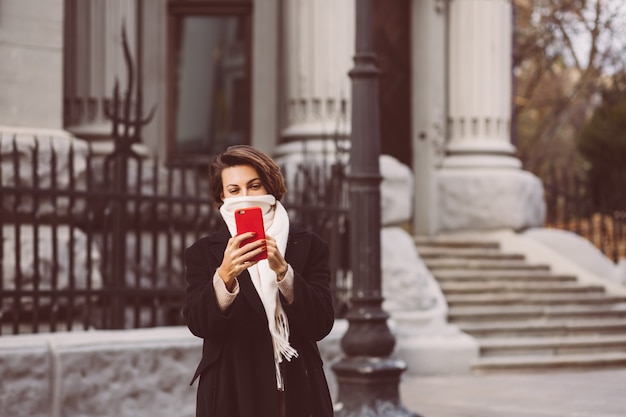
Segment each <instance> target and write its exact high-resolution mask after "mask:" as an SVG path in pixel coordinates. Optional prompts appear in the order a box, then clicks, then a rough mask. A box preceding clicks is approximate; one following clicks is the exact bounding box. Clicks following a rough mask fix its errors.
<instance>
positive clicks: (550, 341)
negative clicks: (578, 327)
mask: <svg viewBox="0 0 626 417" xmlns="http://www.w3.org/2000/svg"><path fill="white" fill-rule="evenodd" d="M611 351H613V352H614V351H622V352H626V335H622V334H619V335H584V336H571V335H567V336H558V337H555V336H546V337H517V338H510V337H509V338H491V339H489V340H483V341H481V343H480V353H481V355H482V356H483V357H487V356H504V355H528V354H532V355H564V354H579V353H585V352H594V353H598V352H611Z"/></svg>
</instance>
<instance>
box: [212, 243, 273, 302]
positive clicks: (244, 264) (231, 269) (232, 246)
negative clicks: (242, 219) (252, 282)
mask: <svg viewBox="0 0 626 417" xmlns="http://www.w3.org/2000/svg"><path fill="white" fill-rule="evenodd" d="M253 236H254V232H246V233H242V234H240V235H238V236H234V237H231V238H230V239H229V240H228V244H227V245H226V250H224V259H222V264H221V265H220V266H219V268H217V274H218V275H219V276H220V278H221V279H222V281H224V284H226V288H228V290H229V291H232V289H233V288H234V286H235V278H237V277H238V276H239V274H241V273H242V272H243V271H244V270H245V269H247V268H249V267H251V266H252V265H255V264H256V263H257V262H258V261H251V260H250V259H252V258H253V257H255V256H256V255H258V254H260V253H262V252H264V251H265V250H267V249H266V244H265V241H264V240H257V241H254V242H250V243H248V244H247V245H245V246H243V247H241V248H240V247H239V245H241V242H243V241H244V240H246V239H249V238H251V237H253ZM274 247H276V242H274ZM279 255H280V254H279Z"/></svg>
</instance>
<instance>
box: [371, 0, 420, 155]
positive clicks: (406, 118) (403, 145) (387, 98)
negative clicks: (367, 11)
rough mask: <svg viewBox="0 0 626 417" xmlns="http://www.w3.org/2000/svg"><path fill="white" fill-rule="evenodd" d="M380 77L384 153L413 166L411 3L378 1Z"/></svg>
mask: <svg viewBox="0 0 626 417" xmlns="http://www.w3.org/2000/svg"><path fill="white" fill-rule="evenodd" d="M372 11H373V19H372V22H373V25H374V49H375V51H376V54H377V55H378V66H379V68H380V70H381V72H382V74H381V78H380V125H381V153H383V154H387V155H391V156H393V157H395V158H397V159H398V160H399V161H401V162H402V163H404V164H406V165H408V166H411V162H412V154H411V152H412V150H411V2H410V1H409V0H374V2H373V9H372Z"/></svg>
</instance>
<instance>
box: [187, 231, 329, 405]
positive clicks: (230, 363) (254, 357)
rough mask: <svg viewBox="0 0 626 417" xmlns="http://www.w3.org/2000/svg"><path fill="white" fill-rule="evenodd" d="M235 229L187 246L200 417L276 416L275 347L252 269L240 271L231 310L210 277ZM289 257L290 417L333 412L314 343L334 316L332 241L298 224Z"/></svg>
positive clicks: (189, 307) (190, 320)
mask: <svg viewBox="0 0 626 417" xmlns="http://www.w3.org/2000/svg"><path fill="white" fill-rule="evenodd" d="M229 238H230V234H229V233H228V231H227V229H226V228H224V229H223V230H222V231H220V232H218V233H216V234H214V235H212V236H208V237H205V238H202V239H200V240H198V241H197V242H196V243H194V244H193V245H192V246H191V247H189V248H188V249H187V250H186V251H185V266H186V275H185V278H186V280H187V284H188V285H187V298H186V302H185V306H184V308H183V315H184V317H185V320H186V322H187V326H188V327H189V329H190V330H191V332H192V333H193V334H194V335H196V336H198V337H200V338H202V339H204V344H203V350H202V359H201V361H200V364H199V366H198V368H197V370H196V373H195V375H194V377H193V380H192V383H193V381H195V379H196V378H198V377H200V382H199V384H198V393H197V403H196V416H197V417H266V416H267V417H277V416H278V400H277V390H276V376H275V371H274V353H273V349H272V341H271V336H270V333H269V330H268V327H267V318H266V315H265V312H264V309H263V304H262V302H261V299H260V298H259V296H258V294H257V292H256V290H255V288H254V285H253V284H252V281H251V280H250V275H249V274H248V272H247V271H244V273H242V274H241V275H240V276H239V277H238V281H239V288H240V292H239V295H238V296H237V297H236V298H235V301H234V302H233V304H232V305H231V306H230V307H229V308H228V310H227V311H225V312H222V311H221V310H220V308H219V306H218V305H217V300H216V296H215V291H214V288H213V275H214V273H215V270H216V269H217V268H218V267H219V265H220V264H221V261H222V257H223V255H224V250H225V248H226V244H227V242H228V239H229ZM285 259H286V261H287V262H288V263H289V264H290V265H291V267H292V268H293V270H294V273H295V278H294V301H293V303H292V304H291V305H289V304H287V302H286V300H285V299H283V297H282V295H281V296H280V297H281V301H282V303H283V308H284V309H285V312H286V313H287V317H288V319H289V328H290V337H289V339H290V343H291V346H293V347H294V348H295V349H296V350H297V351H298V355H299V356H298V357H297V358H294V359H292V360H291V361H289V362H288V361H286V360H285V361H283V363H282V365H281V366H283V368H282V369H283V378H284V382H285V410H286V413H285V415H286V416H288V417H310V416H312V417H331V416H332V415H333V410H332V403H331V398H330V394H329V391H328V384H327V382H326V377H325V376H324V371H323V367H322V360H321V357H320V353H319V350H318V348H317V343H316V342H317V341H319V340H321V339H322V338H324V337H325V336H326V335H327V334H328V333H329V332H330V330H331V328H332V326H333V322H334V311H333V304H332V298H331V292H330V273H329V267H328V246H327V245H326V243H324V242H323V241H322V240H321V239H320V238H319V237H317V236H316V235H314V234H312V233H310V232H307V231H305V230H304V229H299V228H296V227H294V226H292V227H291V230H290V232H289V239H288V242H287V250H286V254H285Z"/></svg>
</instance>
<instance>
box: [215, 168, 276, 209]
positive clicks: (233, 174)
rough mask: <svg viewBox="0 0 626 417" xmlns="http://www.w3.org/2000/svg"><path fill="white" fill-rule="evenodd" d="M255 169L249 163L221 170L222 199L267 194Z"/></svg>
mask: <svg viewBox="0 0 626 417" xmlns="http://www.w3.org/2000/svg"><path fill="white" fill-rule="evenodd" d="M267 193H268V192H267V190H266V189H265V186H264V185H263V183H262V182H261V179H260V178H259V174H258V173H257V172H256V169H254V168H252V167H251V166H250V165H236V166H234V167H228V168H224V170H222V201H223V200H224V199H225V198H229V197H245V196H250V195H252V196H256V195H265V194H267Z"/></svg>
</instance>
